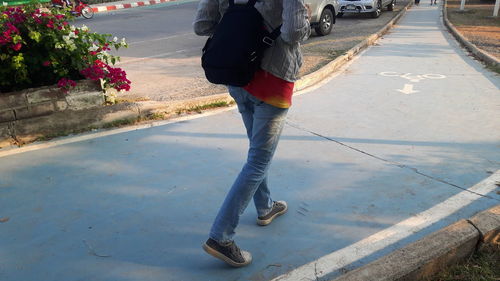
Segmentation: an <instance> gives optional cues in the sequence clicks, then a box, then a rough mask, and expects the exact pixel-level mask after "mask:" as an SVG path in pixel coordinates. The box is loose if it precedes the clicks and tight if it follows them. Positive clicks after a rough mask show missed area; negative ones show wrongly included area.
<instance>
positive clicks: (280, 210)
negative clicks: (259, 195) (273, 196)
mask: <svg viewBox="0 0 500 281" xmlns="http://www.w3.org/2000/svg"><path fill="white" fill-rule="evenodd" d="M287 210H288V206H287V205H286V202H285V201H273V208H272V209H271V211H270V212H269V213H268V214H267V215H265V216H261V217H258V218H257V224H258V225H262V226H264V225H268V224H270V223H271V222H272V221H273V220H274V218H276V217H277V216H281V215H283V214H284V213H286V211H287Z"/></svg>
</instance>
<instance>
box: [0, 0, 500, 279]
mask: <svg viewBox="0 0 500 281" xmlns="http://www.w3.org/2000/svg"><path fill="white" fill-rule="evenodd" d="M499 87H500V79H499V78H498V76H495V75H493V74H491V73H490V72H488V71H487V70H485V69H484V68H483V67H482V66H481V65H480V64H479V63H477V62H475V61H473V60H472V59H471V58H469V57H468V56H467V55H465V54H464V53H463V51H462V50H461V49H460V48H459V47H458V45H457V44H456V42H455V41H454V40H453V39H452V38H451V36H450V35H449V34H448V33H447V32H446V31H445V30H444V27H443V26H442V24H441V22H440V20H439V10H438V8H437V7H426V6H424V5H421V6H420V7H416V8H414V9H411V10H409V12H408V14H407V15H406V16H405V17H404V18H403V20H402V21H401V22H400V25H399V26H398V27H397V28H396V29H394V30H393V31H392V32H391V33H390V34H388V35H387V36H385V38H384V39H382V40H380V41H379V42H378V45H376V46H374V47H372V48H370V49H369V50H367V51H366V52H364V53H363V54H362V55H361V56H360V57H359V58H358V59H356V60H355V61H354V62H353V63H352V64H351V65H350V66H349V67H348V68H347V69H346V70H345V71H343V72H342V73H340V74H339V75H337V76H336V77H332V78H331V79H330V80H329V81H326V82H324V83H323V84H322V85H318V87H317V88H316V89H309V92H307V93H304V94H303V95H299V96H297V97H295V98H294V106H293V107H292V109H291V111H290V114H289V117H288V121H287V126H286V127H285V131H284V133H283V136H282V141H281V143H280V147H279V148H278V152H277V155H276V157H275V161H274V163H273V166H272V167H271V171H270V173H271V174H270V185H271V187H272V190H273V194H274V197H275V199H284V200H287V201H288V203H289V206H290V210H289V213H288V214H286V215H285V216H283V217H281V218H279V219H278V220H276V221H275V222H274V223H273V224H272V225H270V226H268V227H258V226H256V225H255V216H256V214H255V211H254V210H253V206H252V205H250V206H249V208H248V209H247V211H246V212H245V214H244V215H243V216H242V219H241V225H240V227H239V228H238V230H237V232H238V235H237V237H236V239H237V241H238V243H239V244H240V245H241V246H242V247H243V248H244V249H247V250H249V251H251V252H252V253H253V255H254V262H253V263H252V264H251V265H250V266H249V267H246V268H241V269H236V270H235V269H230V268H227V267H226V266H224V265H223V264H221V263H220V262H219V261H217V260H215V259H213V258H212V257H210V256H208V255H206V254H205V253H204V252H203V251H202V249H201V244H202V243H203V242H204V240H205V239H206V237H207V233H208V230H209V228H210V225H211V223H212V220H213V218H214V216H215V214H216V212H217V209H218V207H219V206H220V204H221V203H222V200H223V198H224V195H225V193H226V192H227V189H228V188H229V186H230V185H231V183H232V181H233V180H234V178H235V176H236V175H237V173H238V172H239V170H240V168H241V166H242V163H243V162H244V159H245V154H246V149H247V147H246V146H247V141H246V137H245V132H244V129H243V126H242V123H241V120H240V117H239V114H238V113H237V111H235V110H230V111H221V112H217V114H207V116H203V117H202V118H191V119H189V118H187V119H185V120H182V121H180V122H164V123H160V124H156V125H155V126H143V127H137V128H129V129H122V130H115V131H107V132H103V133H96V134H88V135H83V136H80V137H74V138H66V139H62V140H59V141H56V142H49V143H44V144H38V147H36V145H34V146H26V147H24V148H21V149H19V150H10V151H8V150H7V151H1V152H0V179H1V180H0V219H1V220H0V221H1V222H2V223H0V229H1V231H0V241H1V242H0V243H1V244H0V245H1V246H0V279H1V280H7V281H11V280H12V281H14V280H26V281H30V280H37V281H38V280H65V281H66V280H68V281H69V280H106V281H108V280H141V281H143V280H270V279H273V278H278V279H280V280H328V279H331V278H335V277H337V276H339V275H341V274H342V273H345V272H346V271H350V270H352V269H354V268H358V267H360V266H362V265H364V264H367V263H369V262H371V261H374V260H376V259H378V258H380V257H383V256H385V255H387V254H389V253H391V252H392V251H394V250H396V249H400V248H401V247H403V246H405V245H407V244H408V243H411V242H413V241H416V240H418V239H420V238H422V237H424V236H426V235H428V234H430V233H432V232H434V231H436V230H438V229H441V228H443V227H445V226H447V225H450V224H452V223H454V222H456V221H458V220H459V219H463V218H469V217H471V216H472V215H473V214H475V213H477V212H479V211H482V210H485V209H488V208H490V207H492V206H496V205H498V204H499V202H500V195H499V194H498V193H497V190H498V188H497V187H495V185H494V184H487V185H476V184H477V183H479V182H480V181H482V180H484V179H485V178H488V177H490V176H492V174H494V173H495V172H496V171H497V170H499V169H500V151H499V149H498V147H499V144H500V131H499V130H498V120H500V112H499V111H498V107H499V105H500V96H499V94H498V89H499ZM497 175H498V173H497V174H494V176H497ZM471 187H472V188H471Z"/></svg>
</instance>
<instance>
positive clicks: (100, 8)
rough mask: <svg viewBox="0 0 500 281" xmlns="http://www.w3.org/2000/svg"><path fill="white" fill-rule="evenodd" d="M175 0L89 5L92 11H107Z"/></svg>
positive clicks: (173, 0)
mask: <svg viewBox="0 0 500 281" xmlns="http://www.w3.org/2000/svg"><path fill="white" fill-rule="evenodd" d="M175 1H176V0H150V1H139V2H133V3H124V4H115V5H108V6H106V5H100V4H98V5H91V7H92V10H93V11H94V13H102V12H109V11H115V10H121V9H129V8H136V7H143V6H150V5H156V4H160V3H165V2H175Z"/></svg>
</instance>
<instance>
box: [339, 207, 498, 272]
mask: <svg viewBox="0 0 500 281" xmlns="http://www.w3.org/2000/svg"><path fill="white" fill-rule="evenodd" d="M498 243H500V205H497V206H495V207H493V208H491V209H488V210H486V211H483V212H480V213H478V214H476V215H475V216H473V217H472V218H471V219H469V220H460V221H458V222H456V223H454V224H452V225H450V226H448V227H445V228H443V229H441V230H438V231H436V232H434V233H432V234H430V235H428V236H426V237H424V238H422V239H420V240H418V241H416V242H414V243H411V244H410V245H408V246H406V247H404V248H402V249H399V250H396V251H394V252H392V253H391V254H389V255H386V256H384V257H382V258H380V259H378V260H376V261H374V262H372V263H369V264H367V265H365V266H363V267H360V268H358V269H356V270H353V271H351V272H348V273H346V274H345V275H342V276H340V277H337V278H336V279H333V280H332V281H413V280H415V281H417V280H422V279H423V278H426V277H430V276H432V275H434V274H436V273H438V272H439V271H441V270H442V269H443V268H445V267H447V266H449V265H452V264H456V263H458V262H460V261H463V260H465V259H466V258H468V257H470V256H471V255H472V254H473V253H475V252H477V251H481V249H483V247H484V246H485V245H487V244H498Z"/></svg>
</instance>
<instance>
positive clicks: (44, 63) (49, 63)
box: [42, 60, 52, 66]
mask: <svg viewBox="0 0 500 281" xmlns="http://www.w3.org/2000/svg"><path fill="white" fill-rule="evenodd" d="M42 64H43V66H49V65H51V64H52V63H51V62H50V61H48V60H46V61H44V62H43V63H42Z"/></svg>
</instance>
